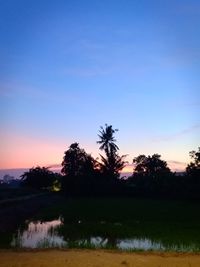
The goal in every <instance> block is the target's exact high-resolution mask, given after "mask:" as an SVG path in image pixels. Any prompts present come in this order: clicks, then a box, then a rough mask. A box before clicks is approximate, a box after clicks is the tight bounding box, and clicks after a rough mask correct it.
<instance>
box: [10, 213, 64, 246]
mask: <svg viewBox="0 0 200 267" xmlns="http://www.w3.org/2000/svg"><path fill="white" fill-rule="evenodd" d="M60 225H62V221H61V219H60V218H59V219H57V220H53V221H47V222H30V223H29V224H28V228H27V230H24V231H23V232H22V233H21V232H20V231H18V233H17V237H15V238H14V239H13V241H12V243H11V246H13V247H15V246H17V245H19V246H20V247H26V248H37V247H44V246H45V244H46V246H48V247H49V246H50V247H56V246H59V247H60V246H64V245H65V243H66V242H65V241H64V239H63V237H62V236H59V235H58V234H57V231H56V228H57V227H58V226H60Z"/></svg>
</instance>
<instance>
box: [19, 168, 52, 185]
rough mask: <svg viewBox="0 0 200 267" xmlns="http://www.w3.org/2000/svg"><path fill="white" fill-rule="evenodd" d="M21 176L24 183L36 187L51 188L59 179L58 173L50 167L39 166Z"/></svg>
mask: <svg viewBox="0 0 200 267" xmlns="http://www.w3.org/2000/svg"><path fill="white" fill-rule="evenodd" d="M20 177H21V183H22V185H24V186H28V187H33V188H36V189H47V188H50V187H52V185H53V183H54V181H55V180H56V179H57V177H56V175H55V174H54V173H53V172H52V171H50V170H49V169H48V168H45V167H39V166H38V167H36V168H31V169H30V170H29V171H27V172H24V173H23V174H22V175H21V176H20Z"/></svg>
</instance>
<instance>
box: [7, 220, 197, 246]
mask: <svg viewBox="0 0 200 267" xmlns="http://www.w3.org/2000/svg"><path fill="white" fill-rule="evenodd" d="M81 223H82V222H81V221H77V224H81ZM100 223H102V222H100ZM104 223H105V222H104ZM116 224H118V225H119V223H115V225H116ZM63 226H64V223H63V219H62V217H59V218H58V219H55V220H52V221H45V222H44V221H43V222H42V221H36V222H34V221H30V222H27V224H26V229H24V230H18V231H17V232H16V233H15V235H14V236H13V239H12V242H11V244H10V245H11V247H18V248H19V247H20V248H55V247H65V248H68V247H80V248H84V247H85V248H89V247H91V248H108V247H109V248H117V249H122V250H163V251H165V250H169V249H170V250H174V251H194V250H197V249H198V247H197V246H195V244H190V245H189V246H187V245H183V244H182V245H180V244H176V243H174V244H173V243H172V244H171V245H170V246H166V245H165V244H164V243H163V242H162V241H155V240H151V239H149V238H145V237H141V238H138V237H137V238H136V237H132V238H125V239H119V238H113V237H112V238H111V237H102V236H88V237H87V238H72V237H66V235H65V237H64V236H63V235H62V234H60V232H59V229H62V227H63ZM121 227H123V225H121Z"/></svg>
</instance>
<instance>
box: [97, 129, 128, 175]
mask: <svg viewBox="0 0 200 267" xmlns="http://www.w3.org/2000/svg"><path fill="white" fill-rule="evenodd" d="M116 131H118V130H117V129H113V128H112V125H107V124H105V129H104V128H103V127H102V126H101V127H100V131H99V133H100V134H98V137H99V139H100V140H99V141H97V143H98V144H100V145H101V146H100V150H104V151H105V154H106V157H104V156H102V155H101V154H100V157H101V161H102V162H101V163H99V166H100V170H101V172H102V173H103V174H104V175H105V176H106V177H109V178H114V179H116V178H119V176H120V175H119V171H121V170H122V169H123V168H124V167H125V166H126V163H127V162H126V161H124V158H125V157H126V155H123V156H119V155H118V154H117V151H118V150H119V147H118V146H117V145H116V144H115V142H116V139H115V137H114V133H115V132H116Z"/></svg>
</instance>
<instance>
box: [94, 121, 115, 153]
mask: <svg viewBox="0 0 200 267" xmlns="http://www.w3.org/2000/svg"><path fill="white" fill-rule="evenodd" d="M117 131H118V129H113V128H112V125H107V124H105V129H104V128H103V127H102V126H100V131H99V133H100V134H98V136H99V138H100V140H99V141H97V144H100V145H101V146H100V148H99V149H100V150H104V151H105V153H106V156H107V157H109V156H110V155H111V153H116V152H117V150H119V147H118V146H117V145H116V144H115V142H116V139H115V138H114V133H115V132H117Z"/></svg>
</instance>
